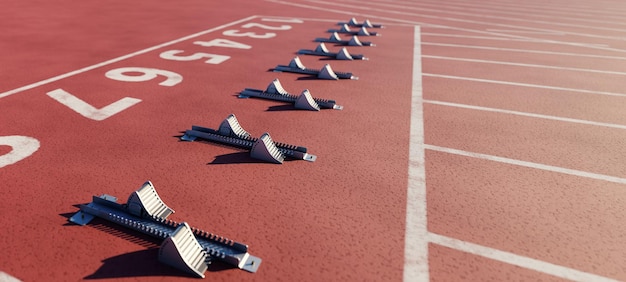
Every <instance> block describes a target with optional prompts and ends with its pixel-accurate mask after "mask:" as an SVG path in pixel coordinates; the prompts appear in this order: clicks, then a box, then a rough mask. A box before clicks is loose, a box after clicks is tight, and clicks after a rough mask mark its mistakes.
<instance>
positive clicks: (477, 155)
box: [424, 144, 626, 184]
mask: <svg viewBox="0 0 626 282" xmlns="http://www.w3.org/2000/svg"><path fill="white" fill-rule="evenodd" d="M424 148H426V149H427V150H432V151H437V152H442V153H447V154H454V155H459V156H464V157H471V158H477V159H481V160H488V161H493V162H499V163H504V164H511V165H517V166H523V167H528V168H534V169H540V170H545V171H551V172H557V173H563V174H567V175H573V176H578V177H585V178H590V179H596V180H602V181H607V182H612V183H617V184H626V179H625V178H621V177H616V176H611V175H605V174H598V173H593V172H588V171H582V170H575V169H569V168H564V167H558V166H552V165H545V164H540V163H533V162H527V161H522V160H516V159H510V158H504V157H498V156H494V155H487V154H480V153H474V152H468V151H463V150H457V149H452V148H446V147H440V146H435V145H428V144H425V145H424Z"/></svg>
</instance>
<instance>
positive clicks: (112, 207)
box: [69, 181, 261, 278]
mask: <svg viewBox="0 0 626 282" xmlns="http://www.w3.org/2000/svg"><path fill="white" fill-rule="evenodd" d="M173 212H174V211H173V210H172V209H170V208H169V207H168V206H167V205H165V203H163V201H162V200H161V198H160V197H159V195H158V194H157V192H156V190H155V189H154V186H153V185H152V183H151V182H150V181H147V182H146V183H144V184H143V185H142V187H141V188H139V190H137V191H135V192H133V193H132V194H131V195H130V197H129V198H128V201H127V203H126V204H119V203H117V198H115V197H113V196H110V195H102V196H94V197H93V198H92V202H91V203H89V204H84V205H81V206H80V211H78V212H77V213H76V214H74V215H73V216H72V217H71V218H70V219H69V221H70V222H73V223H76V224H78V225H85V224H87V223H89V222H90V221H91V220H92V219H94V218H95V217H100V218H102V219H105V220H108V221H111V222H113V223H116V224H119V225H121V226H124V227H126V228H129V229H132V230H135V231H139V232H141V233H144V234H147V235H149V236H151V237H155V238H157V239H162V240H163V242H162V243H161V247H160V249H159V256H158V260H159V261H160V262H162V263H165V264H167V265H170V266H172V267H174V268H176V269H179V270H182V271H184V272H187V273H189V274H191V275H194V276H196V277H202V278H204V272H205V271H206V270H207V268H208V264H210V263H211V262H212V261H214V260H219V261H222V262H225V263H227V264H231V265H234V266H236V267H237V268H239V269H242V270H246V271H248V272H253V273H254V272H256V271H257V270H258V268H259V266H260V264H261V259H260V258H258V257H255V256H253V255H250V254H249V253H248V246H247V245H244V244H242V243H238V242H235V241H233V240H229V239H227V238H224V237H221V236H217V235H215V234H212V233H208V232H205V231H202V230H200V229H196V228H192V227H190V226H189V224H187V223H186V222H182V223H177V222H175V221H172V220H169V219H167V216H169V215H170V214H171V213H173Z"/></svg>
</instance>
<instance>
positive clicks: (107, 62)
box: [0, 16, 257, 98]
mask: <svg viewBox="0 0 626 282" xmlns="http://www.w3.org/2000/svg"><path fill="white" fill-rule="evenodd" d="M256 17H257V16H250V17H247V18H244V19H240V20H236V21H234V22H230V23H227V24H223V25H220V26H218V27H214V28H211V29H207V30H205V31H201V32H198V33H194V34H192V35H187V36H185V37H181V38H179V39H175V40H172V41H169V42H165V43H162V44H159V45H156V46H152V47H149V48H146V49H143V50H140V51H137V52H133V53H130V54H127V55H124V56H120V57H117V58H115V59H111V60H108V61H105V62H102V63H98V64H95V65H91V66H88V67H84V68H82V69H78V70H75V71H71V72H68V73H65V74H61V75H57V76H55V77H51V78H48V79H45V80H42V81H39V82H35V83H32V84H29V85H26V86H22V87H20V88H16V89H13V90H9V91H6V92H2V93H0V98H4V97H7V96H10V95H13V94H16V93H20V92H22V91H26V90H30V89H33V88H36V87H39V86H42V85H45V84H48V83H51V82H55V81H58V80H61V79H64V78H68V77H71V76H74V75H77V74H81V73H84V72H87V71H90V70H94V69H97V68H99V67H103V66H106V65H110V64H113V63H116V62H119V61H123V60H126V59H128V58H132V57H134V56H137V55H141V54H145V53H148V52H151V51H154V50H158V49H160V48H163V47H166V46H169V45H173V44H176V43H178V42H182V41H186V40H189V39H191V38H194V37H198V36H201V35H205V34H207V33H211V32H214V31H217V30H220V29H223V28H225V27H229V26H231V25H236V24H238V23H242V22H246V21H249V20H251V19H254V18H256Z"/></svg>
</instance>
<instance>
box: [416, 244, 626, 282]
mask: <svg viewBox="0 0 626 282" xmlns="http://www.w3.org/2000/svg"><path fill="white" fill-rule="evenodd" d="M428 239H429V241H430V242H431V243H433V244H437V245H441V246H444V247H448V248H451V249H455V250H459V251H462V252H466V253H470V254H473V255H477V256H481V257H486V258H489V259H492V260H496V261H500V262H503V263H507V264H512V265H516V266H519V267H523V268H527V269H531V270H534V271H538V272H542V273H546V274H550V275H552V276H556V277H559V278H563V279H569V280H572V281H595V282H617V281H618V280H614V279H611V278H607V277H604V276H600V275H597V274H592V273H589V272H584V271H580V270H576V269H573V268H569V267H565V266H561V265H557V264H553V263H549V262H546V261H541V260H538V259H534V258H529V257H525V256H522V255H517V254H514V253H510V252H505V251H501V250H498V249H493V248H489V247H486V246H482V245H478V244H474V243H470V242H467V241H462V240H459V239H454V238H450V237H447V236H443V235H439V234H436V233H432V232H431V233H429V234H428Z"/></svg>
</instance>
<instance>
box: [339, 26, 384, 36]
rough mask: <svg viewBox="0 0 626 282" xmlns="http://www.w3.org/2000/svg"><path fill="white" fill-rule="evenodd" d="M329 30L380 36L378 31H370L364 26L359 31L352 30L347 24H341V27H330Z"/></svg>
mask: <svg viewBox="0 0 626 282" xmlns="http://www.w3.org/2000/svg"><path fill="white" fill-rule="evenodd" d="M328 32H336V33H341V34H349V35H358V36H378V33H377V32H372V31H368V30H367V28H366V27H364V26H362V27H361V28H360V29H359V30H358V31H354V30H351V29H350V27H349V26H348V25H347V24H343V25H341V28H340V29H329V30H328Z"/></svg>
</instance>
